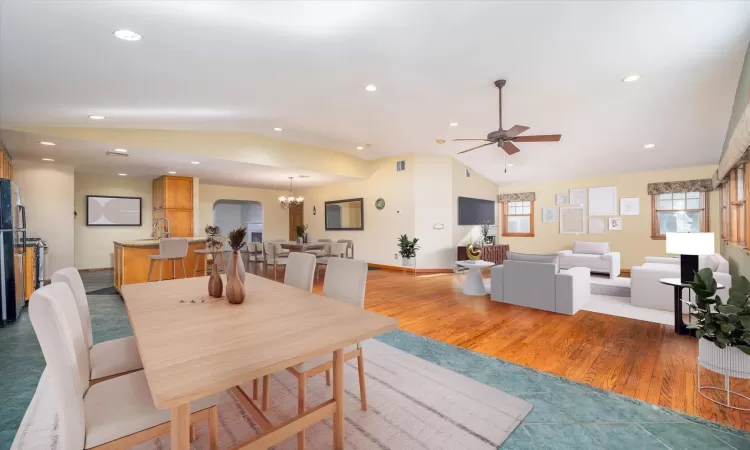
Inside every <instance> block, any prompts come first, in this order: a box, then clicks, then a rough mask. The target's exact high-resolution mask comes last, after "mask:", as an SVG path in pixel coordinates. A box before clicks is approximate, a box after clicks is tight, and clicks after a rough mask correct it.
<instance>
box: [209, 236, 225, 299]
mask: <svg viewBox="0 0 750 450" xmlns="http://www.w3.org/2000/svg"><path fill="white" fill-rule="evenodd" d="M204 231H205V232H206V250H208V251H210V252H211V260H212V261H211V276H210V277H209V278H208V295H210V296H211V297H214V298H221V294H222V293H223V292H224V282H223V281H221V276H220V275H219V266H218V264H217V263H216V262H217V261H218V259H217V258H218V256H219V252H221V251H223V250H224V243H223V242H221V239H220V237H221V236H220V234H221V229H220V228H219V227H217V226H213V225H206V228H205V229H204Z"/></svg>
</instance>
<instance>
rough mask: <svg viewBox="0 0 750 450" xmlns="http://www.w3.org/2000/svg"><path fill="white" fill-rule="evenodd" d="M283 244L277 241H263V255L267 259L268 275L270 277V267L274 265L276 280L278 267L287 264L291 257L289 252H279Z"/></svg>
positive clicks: (274, 277)
mask: <svg viewBox="0 0 750 450" xmlns="http://www.w3.org/2000/svg"><path fill="white" fill-rule="evenodd" d="M280 248H281V246H280V245H278V243H275V242H264V243H263V257H264V258H265V260H266V277H268V268H269V266H273V279H274V281H276V269H277V268H278V266H285V265H286V263H287V260H288V259H289V253H286V254H284V253H282V254H280V253H279V252H278V249H280Z"/></svg>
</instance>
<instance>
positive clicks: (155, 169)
mask: <svg viewBox="0 0 750 450" xmlns="http://www.w3.org/2000/svg"><path fill="white" fill-rule="evenodd" d="M0 140H2V141H3V143H4V144H5V145H6V146H7V147H8V148H11V149H14V153H13V156H14V157H15V158H19V159H25V160H31V161H41V159H42V158H50V159H54V163H58V164H67V165H70V166H73V167H75V170H76V171H77V172H82V173H95V174H99V175H105V176H117V175H118V174H120V173H124V174H127V176H128V177H131V178H147V179H150V180H153V179H154V178H158V177H160V176H162V175H167V174H168V172H169V171H174V172H177V174H176V175H180V176H185V177H199V178H200V180H201V183H206V184H221V185H224V186H245V187H262V188H277V189H284V190H288V189H289V178H288V177H295V178H294V188H295V189H296V188H300V187H316V186H322V185H325V184H329V183H333V182H337V181H347V180H350V179H349V178H347V177H342V176H338V175H331V174H325V173H316V172H310V171H306V172H304V173H300V172H299V171H290V170H289V169H284V168H274V167H269V166H261V165H257V164H247V163H242V162H237V161H227V160H224V159H217V158H210V157H201V158H194V157H192V158H191V157H190V156H187V155H182V154H177V153H172V152H165V151H159V150H154V149H142V148H130V147H129V148H127V149H126V150H127V151H128V152H127V154H128V156H127V157H124V156H107V154H106V152H107V151H113V150H114V148H112V147H111V146H107V145H102V144H99V143H96V142H90V141H82V140H78V139H68V138H61V137H59V136H44V135H39V134H33V133H23V132H18V131H11V130H2V131H0ZM42 141H47V142H54V143H55V145H54V146H45V145H39V142H42ZM191 161H197V162H199V163H200V164H198V165H195V164H192V163H191ZM300 175H303V177H302V178H299V176H300Z"/></svg>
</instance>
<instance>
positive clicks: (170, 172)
mask: <svg viewBox="0 0 750 450" xmlns="http://www.w3.org/2000/svg"><path fill="white" fill-rule="evenodd" d="M167 173H168V174H170V175H174V174H176V173H177V172H175V171H174V170H170V171H169V172H167Z"/></svg>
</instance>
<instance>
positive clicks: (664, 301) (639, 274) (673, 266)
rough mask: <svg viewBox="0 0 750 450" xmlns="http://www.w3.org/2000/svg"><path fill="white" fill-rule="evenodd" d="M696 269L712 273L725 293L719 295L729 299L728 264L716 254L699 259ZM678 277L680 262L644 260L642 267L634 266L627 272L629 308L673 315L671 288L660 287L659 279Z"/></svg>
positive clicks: (661, 258)
mask: <svg viewBox="0 0 750 450" xmlns="http://www.w3.org/2000/svg"><path fill="white" fill-rule="evenodd" d="M698 267H699V268H701V269H702V268H704V267H708V268H710V269H711V270H713V272H714V279H715V280H716V282H717V283H721V284H723V285H724V286H726V287H725V289H723V290H722V291H719V295H721V296H722V297H725V296H726V295H728V292H729V288H730V287H732V276H731V275H729V262H727V260H726V259H724V257H723V256H721V255H719V254H714V255H709V256H700V257H698ZM679 277H680V259H679V258H666V257H655V256H647V257H646V262H645V263H644V264H643V265H640V266H635V267H633V268H632V269H631V272H630V304H631V305H633V306H639V307H641V308H650V309H659V310H662V311H674V288H673V287H672V286H667V285H664V284H661V283H659V280H660V279H662V278H679Z"/></svg>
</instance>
